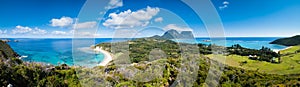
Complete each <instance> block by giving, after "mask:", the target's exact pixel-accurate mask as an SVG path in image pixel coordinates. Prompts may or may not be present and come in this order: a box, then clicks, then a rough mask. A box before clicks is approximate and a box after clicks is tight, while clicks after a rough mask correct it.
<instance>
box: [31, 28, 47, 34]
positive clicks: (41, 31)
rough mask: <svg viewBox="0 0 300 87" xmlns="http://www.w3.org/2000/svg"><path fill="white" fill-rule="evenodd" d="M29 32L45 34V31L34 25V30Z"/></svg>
mask: <svg viewBox="0 0 300 87" xmlns="http://www.w3.org/2000/svg"><path fill="white" fill-rule="evenodd" d="M31 33H32V34H39V35H44V34H47V31H46V30H42V29H39V28H37V27H36V28H34V30H33V31H32V32H31Z"/></svg>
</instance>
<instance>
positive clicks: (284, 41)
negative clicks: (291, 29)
mask: <svg viewBox="0 0 300 87" xmlns="http://www.w3.org/2000/svg"><path fill="white" fill-rule="evenodd" d="M271 44H279V45H284V46H296V45H300V35H297V36H293V37H289V38H280V39H277V40H275V41H273V42H271Z"/></svg>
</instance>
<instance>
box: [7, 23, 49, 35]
mask: <svg viewBox="0 0 300 87" xmlns="http://www.w3.org/2000/svg"><path fill="white" fill-rule="evenodd" d="M46 33H47V31H46V30H42V29H39V28H37V27H35V28H34V29H32V28H30V27H27V26H26V27H23V26H20V25H18V26H16V28H15V29H13V30H12V34H36V35H43V34H46Z"/></svg>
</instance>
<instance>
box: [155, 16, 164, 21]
mask: <svg viewBox="0 0 300 87" xmlns="http://www.w3.org/2000/svg"><path fill="white" fill-rule="evenodd" d="M163 20H164V19H163V18H162V17H159V18H155V19H154V21H155V22H162V21H163Z"/></svg>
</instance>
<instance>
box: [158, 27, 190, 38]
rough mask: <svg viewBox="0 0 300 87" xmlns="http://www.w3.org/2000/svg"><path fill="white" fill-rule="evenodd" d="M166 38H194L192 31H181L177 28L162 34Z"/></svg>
mask: <svg viewBox="0 0 300 87" xmlns="http://www.w3.org/2000/svg"><path fill="white" fill-rule="evenodd" d="M161 37H162V38H164V39H189V38H194V36H193V33H192V32H191V31H182V32H181V33H179V32H178V31H176V30H173V29H172V30H168V31H167V32H165V33H164V34H163V35H162V36H161Z"/></svg>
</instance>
